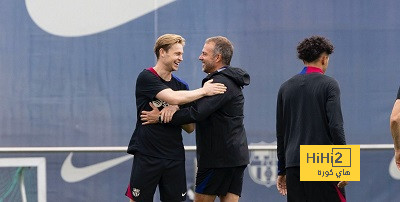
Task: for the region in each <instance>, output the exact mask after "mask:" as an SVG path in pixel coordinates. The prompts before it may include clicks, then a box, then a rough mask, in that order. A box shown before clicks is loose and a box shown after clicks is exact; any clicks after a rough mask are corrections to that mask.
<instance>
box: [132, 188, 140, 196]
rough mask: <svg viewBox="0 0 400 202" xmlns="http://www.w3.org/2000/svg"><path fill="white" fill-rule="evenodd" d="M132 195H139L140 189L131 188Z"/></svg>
mask: <svg viewBox="0 0 400 202" xmlns="http://www.w3.org/2000/svg"><path fill="white" fill-rule="evenodd" d="M132 195H133V196H134V197H138V196H139V195H140V189H136V188H133V189H132Z"/></svg>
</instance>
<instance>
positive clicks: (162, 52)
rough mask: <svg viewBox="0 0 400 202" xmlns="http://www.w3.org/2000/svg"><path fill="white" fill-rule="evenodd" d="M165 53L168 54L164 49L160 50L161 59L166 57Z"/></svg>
mask: <svg viewBox="0 0 400 202" xmlns="http://www.w3.org/2000/svg"><path fill="white" fill-rule="evenodd" d="M165 53H167V52H166V51H165V50H164V49H163V48H160V50H159V54H160V57H164V55H165Z"/></svg>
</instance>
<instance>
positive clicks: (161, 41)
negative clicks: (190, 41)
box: [154, 34, 185, 60]
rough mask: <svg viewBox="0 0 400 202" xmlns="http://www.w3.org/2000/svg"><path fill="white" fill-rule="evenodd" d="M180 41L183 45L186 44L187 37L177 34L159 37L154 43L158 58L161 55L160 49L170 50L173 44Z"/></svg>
mask: <svg viewBox="0 0 400 202" xmlns="http://www.w3.org/2000/svg"><path fill="white" fill-rule="evenodd" d="M176 43H179V44H182V46H184V45H185V39H184V38H183V37H182V36H180V35H177V34H164V35H162V36H160V37H158V39H157V41H156V43H155V44H154V53H155V54H156V57H157V60H158V58H159V57H160V49H161V48H162V49H164V50H165V51H168V50H169V49H170V48H171V46H172V45H174V44H176Z"/></svg>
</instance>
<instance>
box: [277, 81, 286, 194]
mask: <svg viewBox="0 0 400 202" xmlns="http://www.w3.org/2000/svg"><path fill="white" fill-rule="evenodd" d="M284 140H285V134H284V120H283V104H282V91H281V89H280V90H279V92H278V97H277V101H276V141H277V157H278V175H279V176H285V175H286V156H285V141H284ZM279 179H280V180H284V182H285V183H286V178H279ZM278 190H279V187H278ZM279 192H280V193H281V194H282V192H281V191H280V190H279Z"/></svg>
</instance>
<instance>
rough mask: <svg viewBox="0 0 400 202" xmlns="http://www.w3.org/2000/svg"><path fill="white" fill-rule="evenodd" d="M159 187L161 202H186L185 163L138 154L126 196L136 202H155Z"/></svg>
mask: <svg viewBox="0 0 400 202" xmlns="http://www.w3.org/2000/svg"><path fill="white" fill-rule="evenodd" d="M157 185H158V188H159V190H160V199H161V201H171V202H172V201H174V202H175V201H185V200H186V190H187V187H186V172H185V161H184V160H181V161H179V160H170V159H160V158H155V157H151V156H146V155H143V154H139V153H136V154H135V157H134V160H133V165H132V172H131V179H130V183H129V186H128V189H127V191H126V193H125V195H126V196H127V197H129V198H131V199H133V200H134V201H136V202H142V201H143V202H147V201H153V197H154V193H155V191H156V187H157Z"/></svg>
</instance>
